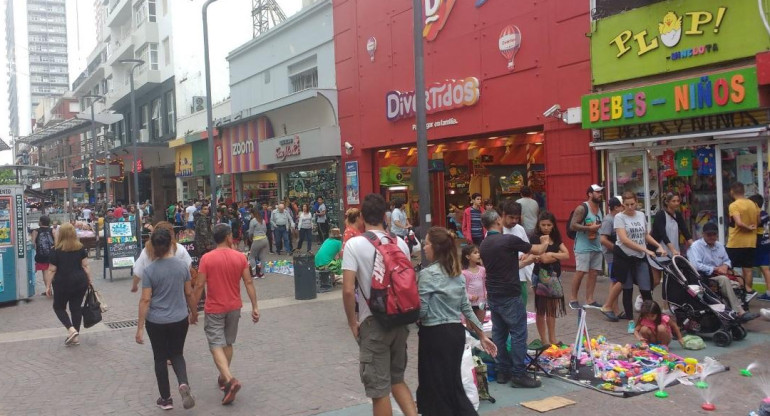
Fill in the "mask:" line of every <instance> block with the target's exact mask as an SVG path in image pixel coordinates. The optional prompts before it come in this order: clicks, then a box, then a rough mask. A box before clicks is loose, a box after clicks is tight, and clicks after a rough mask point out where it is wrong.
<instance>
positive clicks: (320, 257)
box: [315, 228, 342, 276]
mask: <svg viewBox="0 0 770 416" xmlns="http://www.w3.org/2000/svg"><path fill="white" fill-rule="evenodd" d="M340 253H342V235H341V234H340V229H339V228H332V229H331V231H330V234H329V238H327V239H326V241H324V242H323V244H321V248H319V249H318V251H317V252H316V254H315V268H316V269H319V270H329V271H330V272H332V273H334V275H335V276H336V275H339V274H342V259H340Z"/></svg>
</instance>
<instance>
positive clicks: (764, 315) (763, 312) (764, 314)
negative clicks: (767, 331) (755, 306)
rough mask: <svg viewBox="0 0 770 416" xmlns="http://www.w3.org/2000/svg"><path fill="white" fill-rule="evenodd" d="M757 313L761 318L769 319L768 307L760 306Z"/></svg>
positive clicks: (769, 310) (769, 311)
mask: <svg viewBox="0 0 770 416" xmlns="http://www.w3.org/2000/svg"><path fill="white" fill-rule="evenodd" d="M759 314H760V315H762V318H764V319H765V320H767V321H770V309H767V308H762V309H760V310H759Z"/></svg>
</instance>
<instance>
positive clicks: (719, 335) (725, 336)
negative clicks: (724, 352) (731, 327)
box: [713, 329, 733, 347]
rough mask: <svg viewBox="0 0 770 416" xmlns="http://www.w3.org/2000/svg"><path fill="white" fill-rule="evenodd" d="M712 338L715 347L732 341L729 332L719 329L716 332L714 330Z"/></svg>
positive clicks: (724, 345) (723, 345) (726, 344)
mask: <svg viewBox="0 0 770 416" xmlns="http://www.w3.org/2000/svg"><path fill="white" fill-rule="evenodd" d="M713 339H714V343H715V344H716V345H717V347H726V346H728V345H730V344H731V343H732V342H733V337H732V335H730V333H729V332H726V331H723V330H721V329H720V330H719V331H717V332H714V337H713Z"/></svg>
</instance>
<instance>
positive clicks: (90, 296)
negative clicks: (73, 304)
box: [83, 285, 102, 328]
mask: <svg viewBox="0 0 770 416" xmlns="http://www.w3.org/2000/svg"><path fill="white" fill-rule="evenodd" d="M101 321H102V306H101V304H100V303H99V300H98V299H97V298H96V291H94V287H93V286H91V285H88V290H86V298H85V301H84V302H83V326H84V327H86V328H91V327H92V326H94V325H96V324H98V323H99V322H101Z"/></svg>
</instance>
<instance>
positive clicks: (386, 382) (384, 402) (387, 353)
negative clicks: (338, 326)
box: [342, 194, 420, 416]
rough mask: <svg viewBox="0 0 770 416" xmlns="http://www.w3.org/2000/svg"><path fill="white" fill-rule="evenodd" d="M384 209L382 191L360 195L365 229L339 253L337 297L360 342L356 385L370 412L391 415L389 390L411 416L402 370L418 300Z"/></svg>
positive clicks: (413, 279)
mask: <svg viewBox="0 0 770 416" xmlns="http://www.w3.org/2000/svg"><path fill="white" fill-rule="evenodd" d="M387 210H388V205H387V203H386V202H385V199H384V198H383V197H382V196H381V195H378V194H369V195H367V196H366V197H365V198H364V201H363V204H362V207H361V212H362V215H363V217H364V223H365V225H366V232H365V233H364V235H360V236H356V237H353V238H351V239H350V240H348V242H347V243H346V244H345V249H344V251H343V252H344V255H343V259H342V270H343V272H342V273H343V275H342V276H343V281H342V300H343V304H344V306H345V315H346V316H347V319H348V325H350V330H351V332H352V333H353V337H354V338H355V340H356V342H357V343H358V345H359V358H360V362H361V368H360V375H361V383H362V384H363V385H364V389H365V390H366V396H367V397H370V398H371V399H372V405H373V413H374V415H390V414H392V407H391V404H390V394H391V393H392V394H393V397H394V398H395V399H396V402H397V403H398V406H399V407H400V408H401V411H402V412H403V413H404V415H406V416H416V415H417V408H416V407H415V404H414V399H413V398H412V392H411V391H410V390H409V386H407V384H406V383H405V382H404V370H405V369H406V340H407V338H408V336H409V328H408V327H407V325H408V324H409V323H410V322H414V321H416V320H417V317H419V305H420V300H419V295H418V292H417V280H416V275H415V272H414V269H413V268H412V267H411V262H410V261H409V257H410V256H409V254H410V253H409V247H408V246H407V244H406V242H404V240H402V239H400V238H396V237H395V236H394V235H393V234H388V233H386V231H385V229H384V228H383V224H384V222H385V213H386V212H387ZM357 295H358V296H357ZM415 303H416V305H415ZM395 305H397V306H395ZM356 306H357V307H358V313H356Z"/></svg>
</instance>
